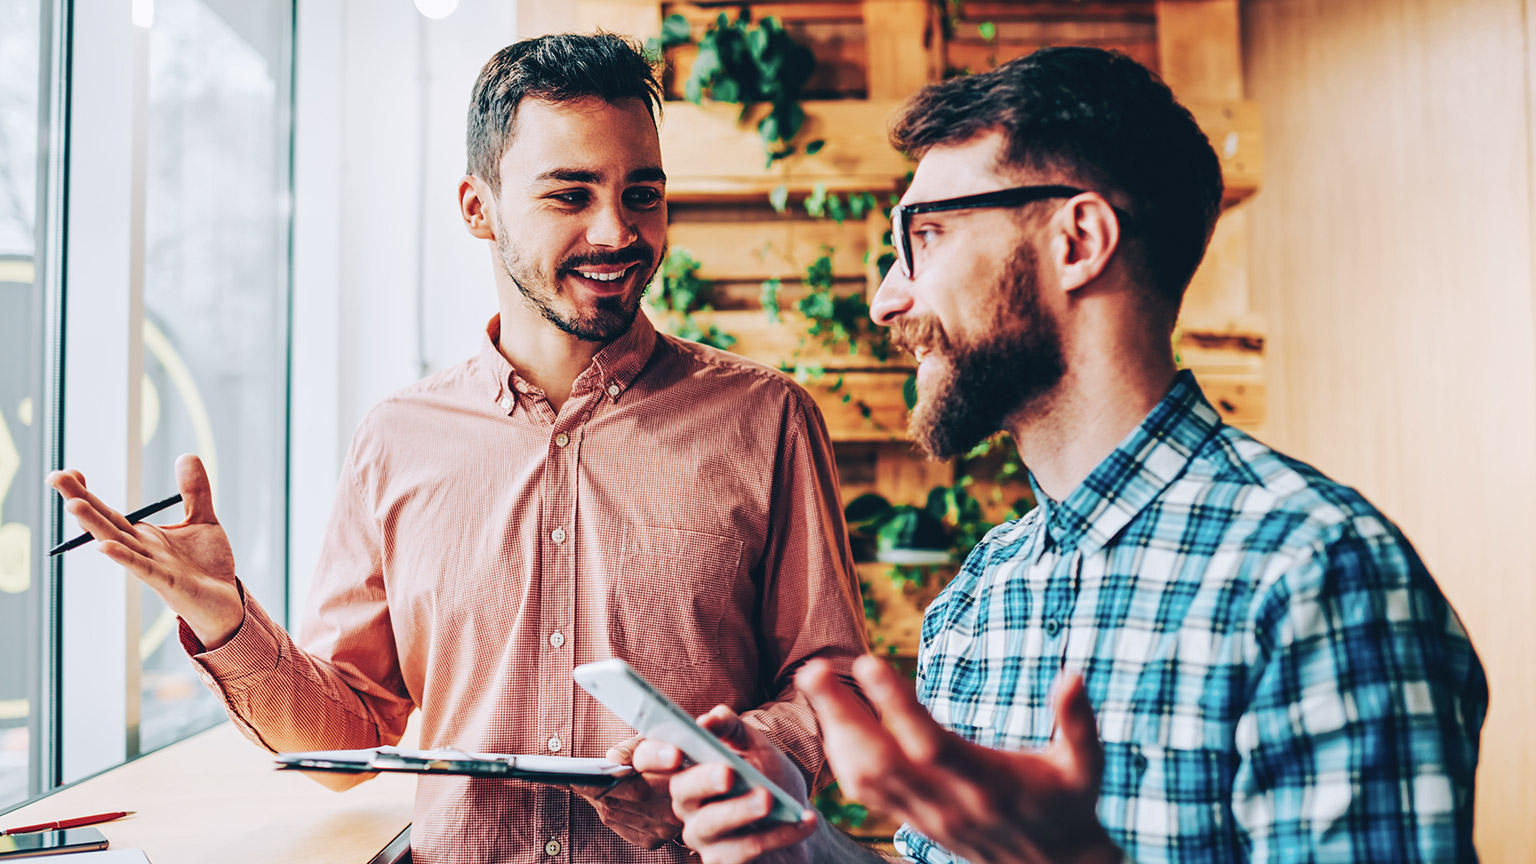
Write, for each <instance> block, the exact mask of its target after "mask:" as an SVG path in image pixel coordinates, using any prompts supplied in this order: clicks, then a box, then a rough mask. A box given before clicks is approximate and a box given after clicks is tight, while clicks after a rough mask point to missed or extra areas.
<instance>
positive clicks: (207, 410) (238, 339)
mask: <svg viewBox="0 0 1536 864" xmlns="http://www.w3.org/2000/svg"><path fill="white" fill-rule="evenodd" d="M76 6H78V7H88V8H74V7H76ZM129 7H130V4H128V3H121V4H118V3H113V4H103V5H101V6H100V8H98V6H97V5H96V4H91V3H86V2H79V3H69V2H67V0H0V364H3V365H0V421H3V423H0V809H4V808H5V807H7V806H9V805H11V804H14V803H16V802H18V801H20V800H23V799H25V798H28V797H31V796H33V795H35V794H38V793H40V792H43V791H46V790H47V789H49V788H51V787H52V786H54V785H57V784H58V783H60V782H68V781H71V780H74V779H78V778H80V777H83V776H86V775H88V774H91V773H94V772H96V771H99V770H102V769H104V768H107V767H111V766H112V765H115V764H117V763H119V762H121V761H123V760H124V759H130V758H133V757H134V756H136V755H138V754H140V753H142V752H146V751H148V750H151V749H154V748H156V747H160V746H163V745H165V744H168V743H171V742H173V741H176V740H179V739H180V738H183V737H185V736H186V735H188V734H191V733H193V732H196V731H198V730H200V729H203V728H206V727H208V726H210V725H212V724H213V723H215V722H217V721H219V720H220V719H222V718H223V716H224V714H223V710H222V707H221V706H220V705H219V703H218V701H217V700H216V699H215V698H214V697H213V696H212V694H210V693H209V692H208V691H207V690H206V689H205V688H204V687H203V685H202V683H201V682H200V681H199V680H198V679H197V677H196V675H195V674H194V672H193V670H192V668H191V666H190V665H189V664H188V662H187V660H186V658H185V656H184V654H183V652H182V650H181V647H180V645H179V641H178V639H177V634H176V621H175V617H174V616H173V615H171V614H170V613H169V612H168V611H167V610H166V608H165V607H164V605H163V603H162V602H161V601H160V600H159V598H158V597H157V596H156V595H155V594H154V592H153V591H151V590H149V589H148V588H147V587H144V586H142V585H140V584H139V583H138V582H137V581H135V580H132V579H129V578H125V577H124V575H123V573H122V571H121V569H119V568H116V567H115V566H114V565H112V564H111V562H109V561H107V560H106V559H105V558H103V557H102V556H101V555H99V554H98V553H96V552H95V551H94V550H93V549H90V548H87V549H81V550H79V551H77V552H73V553H70V554H69V555H65V556H62V557H61V558H58V559H52V560H50V559H48V558H47V557H46V549H47V547H48V546H49V545H51V544H52V542H54V540H55V539H56V538H57V537H58V536H60V535H64V536H73V535H74V533H75V532H76V530H77V528H76V526H75V525H74V524H73V520H64V521H63V522H62V524H61V520H60V519H59V518H58V517H59V515H60V514H59V509H58V507H57V505H56V499H55V496H53V494H52V493H51V492H50V491H48V490H46V489H45V488H44V487H43V485H42V478H43V475H44V474H45V473H46V471H47V470H48V469H49V468H50V467H53V466H55V465H59V464H64V465H69V466H71V467H77V468H80V469H81V470H82V471H84V472H85V474H86V476H87V478H88V479H89V481H90V484H91V488H92V491H93V492H95V493H96V494H98V495H99V496H101V497H102V498H103V499H104V500H106V501H107V502H108V503H110V504H112V505H114V506H117V507H119V508H120V509H123V510H128V509H131V508H133V507H135V506H138V505H140V504H142V503H144V502H147V501H152V500H156V499H159V498H163V497H165V496H167V495H170V494H172V493H173V492H174V491H176V490H175V483H176V480H175V472H174V463H175V460H176V457H177V456H178V455H179V454H181V453H185V452H193V453H197V454H199V455H200V456H201V457H202V458H203V461H204V463H205V465H206V466H207V467H208V469H209V473H210V478H211V480H212V482H213V491H214V501H215V507H216V510H217V512H218V514H219V517H220V521H221V522H223V524H224V527H225V530H226V531H228V533H229V535H230V540H231V543H232V545H233V546H234V550H235V554H236V559H237V564H238V572H239V573H240V575H241V578H242V581H243V582H244V583H245V585H246V587H247V590H248V591H249V592H251V593H252V594H253V595H254V596H255V597H256V598H257V599H259V600H260V601H261V602H262V603H263V605H265V606H266V607H267V608H268V609H269V610H271V611H272V612H273V613H274V614H277V615H281V611H282V610H283V609H284V608H285V605H286V603H285V595H284V585H285V583H286V551H287V537H286V498H287V449H288V448H287V425H288V424H287V401H288V395H287V369H288V359H287V358H288V324H287V322H288V302H289V289H288V284H289V270H290V267H289V256H288V235H289V228H288V226H289V222H290V214H289V212H288V202H289V200H290V195H289V188H290V169H289V152H290V113H291V87H290V70H291V66H292V61H291V53H290V52H291V48H292V44H293V39H292V33H293V19H292V14H293V10H292V3H291V2H289V0H133V2H132V3H131V10H130V8H129ZM130 11H131V14H130ZM66 33H67V34H69V36H68V38H69V40H70V44H69V45H67V46H66V45H63V44H62V39H63V36H62V34H66ZM66 48H67V51H66V50H65V49H66ZM66 70H67V71H66ZM66 75H67V81H68V88H67V92H68V94H69V95H68V102H67V104H66V103H65V101H64V99H63V98H62V95H61V94H63V93H64V92H66V89H65V87H64V83H65V80H66ZM66 117H67V120H68V122H67V124H66V123H65V122H64V121H65V118H66ZM66 129H67V130H68V131H67V140H65V137H64V134H65V130H66ZM40 133H41V134H40ZM39 141H44V142H50V143H48V144H47V145H45V146H44V147H43V148H42V150H39V147H38V142H39ZM66 163H67V164H66ZM39 166H42V170H41V172H39ZM66 167H67V172H66V171H65V170H64V169H65V168H66ZM39 173H41V177H39ZM65 176H67V177H68V185H67V188H65V186H64V183H63V180H62V178H63V177H65ZM66 214H67V215H66ZM61 217H62V218H61ZM66 241H67V242H66ZM59 250H63V251H62V252H61V251H59ZM178 518H179V513H178V512H177V511H174V510H173V511H171V512H168V513H166V514H164V515H163V516H162V517H159V518H158V519H157V521H175V520H176V519H178Z"/></svg>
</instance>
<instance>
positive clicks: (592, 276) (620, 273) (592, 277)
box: [571, 264, 635, 282]
mask: <svg viewBox="0 0 1536 864" xmlns="http://www.w3.org/2000/svg"><path fill="white" fill-rule="evenodd" d="M634 267H635V265H634V264H626V265H624V266H623V267H621V268H619V269H617V270H612V269H609V268H606V267H604V268H595V269H590V268H584V267H577V268H576V269H574V270H572V271H571V272H572V273H573V274H575V275H577V276H580V277H581V278H583V279H587V280H589V281H592V282H617V281H619V280H620V279H623V278H624V277H625V276H627V275H628V274H629V271H630V270H632V269H634Z"/></svg>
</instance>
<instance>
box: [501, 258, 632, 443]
mask: <svg viewBox="0 0 1536 864" xmlns="http://www.w3.org/2000/svg"><path fill="white" fill-rule="evenodd" d="M513 291H514V292H515V291H516V289H515V288H514V289H513ZM500 306H501V338H500V340H498V344H497V346H496V347H497V348H498V349H500V351H501V354H502V356H503V357H506V358H507V362H509V363H511V364H512V368H514V369H516V370H517V374H518V375H520V376H522V377H523V378H524V379H526V380H527V381H528V382H529V383H531V384H533V385H534V386H535V387H537V388H539V389H540V390H543V391H544V395H545V398H547V399H548V400H549V403H550V404H551V405H552V406H554V409H555V411H556V413H558V412H559V411H560V407H561V406H562V405H564V404H565V400H567V399H569V398H570V396H571V387H572V386H573V385H574V384H575V383H576V378H577V377H578V376H580V375H581V373H582V372H585V371H586V370H587V367H589V366H591V365H592V358H593V357H595V356H597V352H599V351H601V350H603V348H604V347H606V345H607V343H606V342H589V341H587V340H585V339H578V338H576V337H575V336H572V335H571V334H569V333H566V332H565V331H563V330H561V329H560V328H558V327H556V326H554V325H553V324H551V323H550V322H549V321H547V320H545V318H544V316H543V315H540V314H539V313H538V312H537V311H536V310H534V309H532V308H531V307H530V306H529V305H528V304H527V303H526V302H524V301H523V298H522V295H521V294H518V295H517V296H514V297H507V296H506V295H505V293H504V294H503V295H502V299H501V303H500Z"/></svg>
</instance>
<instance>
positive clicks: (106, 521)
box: [64, 498, 148, 560]
mask: <svg viewBox="0 0 1536 864" xmlns="http://www.w3.org/2000/svg"><path fill="white" fill-rule="evenodd" d="M64 512H66V513H68V514H69V515H71V516H73V517H75V521H76V522H79V523H80V527H81V528H82V529H83V530H84V531H85V532H86V533H88V534H90V535H91V536H92V537H94V538H95V539H96V540H97V541H98V542H100V543H103V544H105V543H108V542H113V543H116V544H118V545H120V546H122V547H124V548H125V549H126V550H127V551H130V552H132V553H134V554H136V555H139V556H146V555H147V554H148V550H146V549H145V548H144V544H143V543H142V542H141V541H140V540H139V536H138V534H137V533H136V532H134V530H133V527H132V526H128V527H126V528H124V527H120V526H119V525H118V524H117V522H115V521H113V520H112V518H111V517H109V516H108V515H106V514H105V513H102V512H101V511H100V510H98V509H96V508H95V507H93V506H91V503H90V502H89V501H87V500H86V499H84V498H72V499H70V500H69V501H67V502H66V503H65V504H64ZM108 512H109V513H111V512H113V511H111V510H110V509H109V510H108ZM118 518H119V519H121V518H122V517H121V515H119V516H118ZM125 524H126V523H125ZM102 551H106V550H105V549H103V550H102ZM114 560H116V559H114Z"/></svg>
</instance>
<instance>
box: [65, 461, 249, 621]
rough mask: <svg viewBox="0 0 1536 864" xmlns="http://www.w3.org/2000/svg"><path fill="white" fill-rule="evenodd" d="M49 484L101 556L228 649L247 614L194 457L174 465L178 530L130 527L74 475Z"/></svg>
mask: <svg viewBox="0 0 1536 864" xmlns="http://www.w3.org/2000/svg"><path fill="white" fill-rule="evenodd" d="M47 481H48V485H49V486H52V487H53V488H54V489H56V490H58V493H59V494H60V495H62V496H63V497H64V501H65V503H64V510H65V512H67V513H69V514H70V515H71V516H74V517H75V519H76V521H78V522H79V523H80V527H81V528H82V529H84V530H85V531H87V532H89V533H90V535H91V536H92V537H94V538H96V540H97V541H98V543H99V544H100V549H101V552H102V554H104V555H106V556H107V557H108V558H110V559H112V560H113V561H115V562H116V563H118V564H121V565H122V566H123V567H125V568H126V569H127V570H128V572H129V573H132V574H133V575H134V576H137V577H138V578H139V579H141V580H143V581H144V583H145V584H146V585H148V586H149V587H151V588H153V589H154V590H155V593H156V594H159V595H160V599H162V600H164V601H165V605H166V606H168V607H170V609H171V611H172V612H175V613H176V614H177V615H179V616H181V618H182V620H184V621H186V622H187V626H189V627H191V628H192V632H193V633H195V634H197V638H198V639H199V640H200V641H201V642H202V643H203V647H205V648H207V649H208V650H210V651H211V650H213V649H214V648H217V647H219V646H220V645H223V644H224V643H225V642H228V641H229V639H230V637H231V636H233V635H234V633H235V631H236V630H238V629H239V627H240V622H241V621H243V620H244V619H245V608H244V605H243V604H242V603H241V600H240V589H239V587H237V585H236V584H235V556H234V552H233V551H231V549H230V547H229V537H228V535H226V534H225V533H224V528H223V527H222V526H220V525H219V520H218V518H217V517H215V516H214V515H213V493H212V491H211V490H210V489H209V487H208V474H207V472H205V471H204V470H203V463H202V462H201V461H200V460H199V459H198V458H197V457H196V456H182V457H181V458H180V459H177V460H176V485H177V486H178V487H180V490H181V497H182V504H183V507H184V508H185V512H186V518H185V519H184V520H183V521H182V522H180V523H178V524H176V525H165V526H157V525H150V524H148V523H144V522H140V523H138V524H136V525H130V524H129V523H128V520H127V519H125V518H123V515H122V514H121V513H119V512H117V511H116V510H113V509H112V508H111V507H108V506H107V505H106V504H104V503H103V502H102V501H101V499H100V498H97V497H96V496H95V495H92V494H91V493H90V491H89V490H87V489H86V488H85V476H84V475H82V474H81V473H80V472H79V471H54V472H53V473H51V474H49V475H48V478H47Z"/></svg>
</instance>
